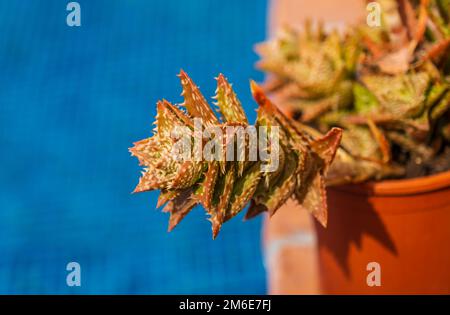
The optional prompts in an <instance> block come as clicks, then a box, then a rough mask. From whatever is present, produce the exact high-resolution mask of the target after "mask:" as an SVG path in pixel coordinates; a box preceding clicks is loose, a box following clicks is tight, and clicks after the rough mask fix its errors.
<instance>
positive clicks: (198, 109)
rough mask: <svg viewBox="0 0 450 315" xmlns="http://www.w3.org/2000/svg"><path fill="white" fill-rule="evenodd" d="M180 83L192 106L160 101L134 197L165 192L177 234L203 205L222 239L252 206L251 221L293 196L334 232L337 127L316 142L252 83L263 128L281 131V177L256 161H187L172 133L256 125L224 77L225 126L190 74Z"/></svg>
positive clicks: (140, 154)
mask: <svg viewBox="0 0 450 315" xmlns="http://www.w3.org/2000/svg"><path fill="white" fill-rule="evenodd" d="M179 77H180V79H181V85H182V88H183V92H182V95H183V96H184V103H183V104H181V105H179V106H178V105H173V104H171V103H169V102H168V101H166V100H162V101H160V102H158V104H157V116H156V129H155V132H154V135H153V136H151V137H149V138H147V139H144V140H141V141H138V142H136V143H135V144H134V146H133V147H132V148H130V152H131V154H132V155H133V156H135V157H137V158H138V159H139V162H140V164H141V165H142V166H143V167H144V171H143V173H142V176H141V178H140V180H139V184H138V185H137V187H136V189H135V190H134V192H143V191H150V190H155V189H157V190H161V194H160V196H159V200H158V206H162V205H164V204H165V206H164V208H163V211H164V212H169V213H170V219H169V230H172V229H173V228H174V227H175V226H176V225H177V224H178V223H179V222H180V221H181V220H182V219H183V218H184V217H185V216H186V215H187V214H188V213H189V212H190V211H191V209H192V208H194V207H195V206H196V205H197V204H201V205H202V206H203V208H204V209H205V210H206V212H207V214H208V215H209V220H210V221H211V223H212V231H213V238H215V237H216V236H217V234H218V233H219V231H220V228H221V226H222V223H224V222H226V221H228V220H230V219H231V218H233V217H234V216H235V215H237V214H238V213H239V212H240V211H242V210H243V209H244V208H245V207H246V205H247V204H249V203H250V206H249V208H248V211H247V213H246V216H245V218H247V219H249V218H252V217H254V216H256V215H258V214H259V213H261V212H264V211H268V212H269V214H270V215H273V214H274V213H275V212H276V211H277V210H278V208H279V207H280V206H281V205H282V204H283V203H284V202H285V201H286V200H287V199H288V198H290V197H293V198H295V199H296V200H297V201H298V202H299V203H300V204H302V205H304V207H305V208H306V209H308V211H310V212H311V213H312V214H313V215H314V216H315V217H316V218H317V219H318V220H319V222H320V223H322V224H323V225H326V223H327V204H326V195H325V187H324V175H325V173H326V171H327V168H328V167H329V165H330V164H331V162H332V160H333V158H334V156H335V153H336V150H337V148H338V146H339V143H340V140H341V130H340V129H338V128H333V129H331V130H330V131H329V132H328V133H327V134H326V135H325V136H323V137H322V136H316V139H313V137H312V136H311V135H309V134H308V133H307V132H306V131H304V129H303V128H302V127H301V125H298V124H296V123H295V122H294V121H292V120H290V119H288V118H287V117H286V116H284V115H283V114H282V113H281V112H280V111H279V110H278V109H277V107H276V106H275V105H274V104H272V103H271V101H270V100H269V99H268V98H267V97H266V96H265V94H264V93H263V91H262V89H261V88H260V87H259V86H258V85H257V84H256V83H254V82H252V83H251V90H252V94H253V97H254V99H255V100H256V102H257V103H258V105H259V108H258V111H257V119H256V123H255V125H256V126H265V127H267V128H268V129H269V130H271V129H274V127H278V128H279V129H278V130H279V150H278V151H277V155H276V156H275V158H276V159H278V167H277V168H276V169H275V170H273V171H264V170H261V163H262V159H261V157H259V156H258V158H257V159H256V160H255V161H251V160H249V159H243V160H241V161H236V160H231V161H229V160H211V161H208V160H205V159H200V160H193V159H188V160H183V159H179V158H178V156H176V154H175V155H174V154H172V151H171V150H172V148H173V147H174V145H175V141H176V140H175V139H174V138H172V137H171V131H173V130H174V129H176V127H180V126H181V127H186V128H187V130H188V131H193V130H194V121H193V120H194V118H200V119H201V122H202V124H203V125H202V128H204V129H205V130H206V129H207V128H210V127H216V128H219V129H220V130H223V129H225V128H226V127H227V126H236V125H238V126H244V127H245V126H248V125H249V123H248V120H247V117H246V115H245V113H244V110H243V108H242V106H241V103H240V101H239V100H238V98H237V97H236V94H235V93H234V91H233V89H232V88H231V85H230V84H229V83H228V82H227V80H226V79H225V77H224V76H223V75H221V74H220V75H219V76H218V78H217V91H216V96H215V99H216V100H217V107H218V112H219V113H220V116H221V117H220V119H219V118H218V117H217V116H216V114H215V113H214V111H213V110H212V108H211V107H210V105H209V104H208V103H207V101H206V99H205V98H204V96H203V95H202V94H201V93H200V90H199V89H198V87H197V86H196V85H195V84H194V83H193V81H192V80H191V79H190V78H189V77H188V75H187V74H186V73H185V72H183V71H181V73H180V75H179ZM182 108H185V109H186V112H185V111H184V110H183V109H182ZM210 137H213V135H210ZM230 141H231V142H233V143H232V144H233V145H235V143H234V141H237V139H236V138H235V137H233V138H229V139H226V140H224V141H223V142H221V143H224V145H225V144H229V143H230ZM244 144H245V145H248V143H247V142H245V143H244ZM236 145H237V144H236ZM268 149H269V150H272V149H273V148H272V146H270V147H269V148H268Z"/></svg>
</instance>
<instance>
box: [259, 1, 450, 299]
mask: <svg viewBox="0 0 450 315" xmlns="http://www.w3.org/2000/svg"><path fill="white" fill-rule="evenodd" d="M336 2H337V1H331V0H316V1H304V0H278V1H272V2H271V6H270V10H271V11H270V12H269V13H270V14H269V19H270V21H269V22H270V23H269V25H270V33H273V32H274V30H276V29H277V28H278V27H279V26H280V25H282V24H285V23H289V24H293V25H297V26H298V25H301V21H302V20H304V19H305V17H311V18H313V19H314V18H316V19H317V18H318V19H322V20H324V21H325V22H330V21H331V24H334V25H339V23H353V22H356V21H358V20H359V19H360V18H361V15H362V13H363V12H364V11H363V10H364V6H363V5H362V4H361V3H362V1H359V0H345V1H339V5H338V6H336ZM343 2H345V5H343ZM328 205H329V219H328V228H327V229H324V228H322V227H321V226H319V225H318V224H317V223H316V224H314V225H315V229H316V231H317V239H316V238H315V235H314V234H313V232H312V224H311V221H310V220H309V218H307V217H306V215H305V211H304V210H303V209H300V207H299V206H295V204H294V203H292V202H288V203H287V204H286V205H285V206H283V208H282V209H280V210H279V211H278V212H277V214H276V215H275V216H274V217H272V219H270V220H266V221H265V232H264V243H265V249H266V265H267V267H268V273H269V277H268V279H269V293H297V294H298V293H307V294H314V293H319V292H320V293H328V294H346V293H353V294H390V293H392V294H414V293H422V294H427V293H435V294H449V293H450V249H449V244H450V172H446V173H442V174H439V175H435V176H430V177H423V178H418V179H411V180H392V181H383V182H379V183H368V184H363V185H349V186H341V187H333V188H329V189H328ZM316 241H317V242H316ZM317 254H318V255H317ZM371 262H375V263H378V265H379V267H380V276H381V277H380V279H381V286H372V287H371V286H369V285H368V284H367V277H368V275H369V274H370V273H371V271H370V270H367V267H368V264H369V263H371ZM369 267H370V265H369Z"/></svg>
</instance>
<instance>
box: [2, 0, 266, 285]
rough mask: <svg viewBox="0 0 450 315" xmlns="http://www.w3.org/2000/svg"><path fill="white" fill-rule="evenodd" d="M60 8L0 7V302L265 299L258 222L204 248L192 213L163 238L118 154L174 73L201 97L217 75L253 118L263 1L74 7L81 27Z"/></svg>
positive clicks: (129, 161)
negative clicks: (113, 296) (77, 273)
mask: <svg viewBox="0 0 450 315" xmlns="http://www.w3.org/2000/svg"><path fill="white" fill-rule="evenodd" d="M68 2H69V1H61V0H47V1H7V0H1V1H0V28H1V30H2V34H1V35H0V146H1V149H0V152H1V154H0V165H1V168H0V293H2V294H7V293H69V294H72V293H88V294H89V293H97V294H107V293H120V294H126V293H162V294H164V293H173V294H176V293H186V294H204V293H219V294H221V293H223V294H231V293H235V294H239V293H241V294H245V293H248V294H262V293H265V292H266V280H265V270H264V266H263V258H262V250H261V248H262V245H261V241H260V239H261V237H260V228H261V218H256V219H254V220H251V221H248V222H245V223H243V222H242V217H243V216H242V214H243V213H244V212H242V213H241V215H240V216H239V217H237V218H235V219H234V220H231V221H230V222H229V223H227V224H226V225H224V227H223V229H222V232H221V233H220V235H219V237H218V239H217V240H215V241H212V240H211V228H210V223H209V222H208V221H207V220H206V215H205V213H204V211H203V209H201V208H196V209H195V210H194V211H192V212H191V213H190V214H189V215H188V216H187V217H186V219H185V220H183V222H182V223H180V225H179V226H178V227H177V228H176V229H175V230H174V231H173V232H171V233H167V232H166V230H167V221H168V215H167V214H163V213H160V211H159V210H157V209H156V208H155V207H156V199H157V196H158V194H157V192H152V193H144V194H136V195H132V194H130V192H131V191H132V190H133V188H134V187H135V185H136V184H137V181H138V178H139V175H140V168H139V166H138V163H137V160H136V159H135V158H132V157H130V154H129V153H128V147H130V146H131V145H132V142H133V141H137V140H140V139H142V138H145V137H148V136H150V135H151V130H152V128H153V126H152V125H151V123H152V121H153V117H154V115H155V103H156V101H157V100H158V99H161V98H166V99H168V100H170V101H173V102H181V101H182V98H181V97H180V96H179V95H180V92H181V89H180V86H179V81H178V78H177V77H176V74H177V73H178V72H179V70H180V69H181V68H183V69H184V70H185V71H186V72H188V73H189V75H190V76H191V77H192V78H193V79H194V81H195V82H196V83H197V84H198V85H199V86H200V88H201V90H202V92H203V93H204V94H205V96H206V97H208V98H209V97H211V96H212V95H213V94H214V91H215V80H214V79H213V78H214V77H215V76H217V74H218V73H219V72H223V73H224V74H225V75H226V76H227V77H228V79H229V80H230V81H231V82H232V83H233V84H234V85H233V87H234V88H235V90H236V92H237V94H238V95H239V97H240V99H241V101H242V103H243V105H244V107H245V110H246V112H247V113H248V115H249V118H250V120H251V121H252V120H254V118H255V111H254V109H255V108H256V105H255V103H254V102H253V100H252V99H251V95H250V91H249V87H248V82H249V79H250V78H252V79H255V80H257V81H262V79H263V75H262V74H261V73H259V72H258V71H256V70H255V68H254V63H255V61H256V60H257V56H256V54H255V53H254V51H253V45H254V44H255V43H257V42H260V41H262V40H264V38H265V30H266V21H265V20H266V11H267V3H266V1H263V0H254V1H241V0H228V1H216V0H191V1H183V0H165V1H148V0H129V1H125V0H122V1H120V0H95V1H94V0H89V1H87V0H84V1H83V0H80V1H78V2H79V4H80V6H81V26H80V27H69V26H67V24H66V16H67V14H68V13H69V12H68V11H66V5H67V3H68ZM71 261H75V262H78V263H80V265H81V275H82V276H81V284H82V285H81V287H68V286H67V285H66V275H67V273H68V272H67V271H66V265H67V263H68V262H71Z"/></svg>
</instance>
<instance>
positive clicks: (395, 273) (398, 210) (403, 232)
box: [315, 172, 450, 294]
mask: <svg viewBox="0 0 450 315" xmlns="http://www.w3.org/2000/svg"><path fill="white" fill-rule="evenodd" d="M328 204H329V221H328V222H329V224H328V227H327V228H326V229H324V228H323V227H321V226H319V224H317V223H316V224H315V226H316V232H317V238H318V256H319V275H320V277H319V278H320V287H321V291H322V292H323V293H328V294H347V293H352V294H449V293H450V248H449V244H450V172H445V173H442V174H438V175H434V176H429V177H422V178H418V179H408V180H392V181H383V182H379V183H368V184H361V185H349V186H341V187H333V188H329V189H328ZM371 262H376V263H378V264H379V266H380V280H381V283H380V284H381V285H380V286H369V285H368V283H367V277H368V275H369V274H370V272H371V269H370V268H369V270H368V268H367V266H368V264H369V263H371Z"/></svg>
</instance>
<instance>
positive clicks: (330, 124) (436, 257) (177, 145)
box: [130, 0, 450, 293]
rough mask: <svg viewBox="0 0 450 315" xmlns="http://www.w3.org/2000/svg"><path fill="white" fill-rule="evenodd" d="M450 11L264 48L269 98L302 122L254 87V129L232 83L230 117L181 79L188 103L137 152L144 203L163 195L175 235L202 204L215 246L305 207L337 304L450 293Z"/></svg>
mask: <svg viewBox="0 0 450 315" xmlns="http://www.w3.org/2000/svg"><path fill="white" fill-rule="evenodd" d="M447 4H448V3H447V2H446V1H445V0H440V1H438V0H435V1H421V2H420V3H416V2H411V3H410V2H408V1H398V2H395V1H388V0H385V1H383V4H382V9H383V11H382V12H383V13H382V19H381V20H382V21H383V22H382V24H381V25H380V27H378V28H376V29H371V28H368V27H366V26H361V27H359V28H358V29H357V30H356V31H353V32H348V33H346V34H344V35H342V34H339V33H338V32H325V31H324V29H323V28H322V27H321V26H320V25H318V26H317V27H313V26H311V25H310V24H306V27H305V30H304V32H300V33H299V32H297V31H295V30H291V29H288V30H286V31H285V32H284V33H283V34H282V35H281V36H280V37H278V38H276V39H274V40H273V41H270V42H268V43H265V44H263V45H261V46H260V47H259V49H258V51H259V52H260V54H261V56H262V60H261V62H260V63H259V67H260V68H261V69H263V70H264V71H267V72H270V73H271V81H268V82H267V83H266V85H265V90H266V92H269V93H271V94H272V95H273V96H275V97H276V99H277V103H278V104H280V105H281V107H283V108H284V110H285V112H288V114H287V115H286V114H283V112H281V111H280V110H279V109H278V107H277V106H276V105H274V103H272V101H271V100H270V99H269V98H268V97H267V96H266V94H265V92H264V90H263V89H262V88H261V87H259V86H258V85H257V84H256V83H254V82H252V84H251V89H252V93H253V96H254V99H255V101H256V102H257V103H258V105H259V108H258V115H257V120H256V123H255V124H254V125H250V124H249V122H248V120H247V118H246V115H245V113H244V111H243V109H242V107H241V104H240V102H239V99H238V98H237V96H236V95H235V93H234V91H233V89H232V88H231V85H230V84H229V83H228V82H227V80H226V79H225V77H224V76H223V75H219V76H218V78H217V90H216V95H215V99H216V100H217V107H218V112H219V115H216V113H215V112H214V111H213V110H212V108H211V106H210V105H209V104H208V102H207V101H206V99H205V97H204V96H203V95H202V94H201V93H200V90H199V89H198V87H197V86H196V85H195V84H194V83H193V81H192V80H191V78H189V76H188V75H187V74H186V73H184V72H183V71H181V73H180V80H181V85H182V90H183V92H182V95H183V97H184V103H183V104H180V106H178V105H173V104H171V103H169V102H168V101H166V100H162V101H160V102H158V111H157V117H156V125H157V126H156V128H155V133H154V134H153V136H152V137H150V138H147V139H144V140H141V141H138V142H136V143H135V144H134V147H132V148H131V149H130V152H131V153H132V155H134V156H136V157H137V158H138V159H139V162H140V164H141V165H143V166H144V171H143V174H142V177H141V178H140V180H139V183H138V185H137V187H136V189H135V192H142V191H148V190H153V189H158V190H161V195H160V198H159V200H158V206H162V205H165V207H164V208H163V211H165V212H169V213H170V219H169V230H171V229H172V228H174V227H175V226H176V225H177V224H178V223H179V222H180V221H181V220H182V219H183V217H184V216H185V215H187V214H188V213H189V211H191V210H192V208H193V207H195V206H196V205H198V204H200V205H202V206H203V208H204V209H205V210H206V212H207V214H208V215H209V220H210V221H211V223H212V231H213V237H216V236H217V234H218V233H219V231H220V228H221V226H222V224H223V223H224V222H226V221H227V220H229V219H231V218H233V217H234V216H235V215H237V214H238V213H239V212H240V211H242V210H243V209H244V208H245V207H246V206H247V205H248V204H250V207H249V208H248V211H247V214H246V218H252V217H254V216H255V215H257V214H260V213H263V212H268V213H269V214H270V216H272V215H273V214H274V213H275V212H276V211H277V210H278V209H279V208H280V207H282V206H283V205H284V204H285V202H286V201H288V199H293V200H295V201H297V203H298V205H299V206H300V207H302V208H304V209H306V210H307V211H309V212H310V213H312V214H313V216H314V217H315V218H316V219H317V220H316V226H317V232H318V239H319V261H320V264H319V265H320V268H321V285H322V290H323V292H326V293H366V292H371V293H427V292H431V293H448V292H449V291H450V288H449V286H450V270H449V269H448V265H449V262H450V253H449V251H448V250H446V244H448V241H450V228H449V227H450V173H449V172H446V171H447V170H448V169H449V168H450V157H449V146H448V142H449V140H450V132H449V128H450V127H449V126H450V119H449V118H450V114H449V106H450V104H449V98H450V84H449V78H448V74H449V68H450V59H449V54H448V49H449V27H448V21H449V20H448V19H449V16H448V10H446V8H448V6H446V5H447ZM183 107H184V108H185V109H186V111H184V110H183ZM252 127H254V128H253V129H252ZM230 129H232V132H231V133H229V130H230ZM239 130H241V131H242V130H245V131H246V132H243V133H239ZM239 135H240V137H239ZM253 136H255V137H256V139H258V141H257V143H258V150H259V151H258V152H257V154H255V155H252V152H253V151H252V150H254V149H255V147H254V146H252V143H256V142H252V141H253V140H252V139H253ZM261 139H263V140H264V141H263V142H259V141H260V140H261ZM261 143H265V144H266V145H265V146H263V147H262V150H261V147H260V144H261ZM229 148H232V150H231V151H230V152H231V154H230V155H228V153H229V151H228V150H229ZM186 153H187V154H186ZM205 154H206V155H205ZM241 154H242V155H241ZM252 156H253V158H252ZM268 165H276V166H275V167H274V168H270V167H269V168H267V167H266V166H268ZM391 178H407V179H401V180H394V181H392V180H391ZM326 185H327V186H328V187H329V188H330V189H329V190H328V194H327V193H326V191H325V186H326ZM327 200H328V201H327ZM328 207H330V209H331V210H330V212H328ZM328 213H329V214H328ZM366 235H369V236H370V237H369V238H367V237H366ZM354 243H355V244H356V245H357V247H358V248H357V249H355V248H354ZM371 263H372V265H373V264H376V265H377V266H378V267H380V266H381V268H382V275H383V276H382V277H383V279H384V280H383V282H382V285H381V286H378V284H379V283H377V285H376V286H370V285H368V282H367V281H366V280H367V267H369V266H371ZM294 267H295V266H294Z"/></svg>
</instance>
